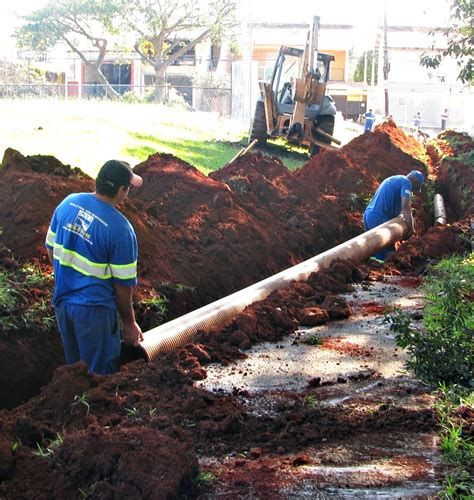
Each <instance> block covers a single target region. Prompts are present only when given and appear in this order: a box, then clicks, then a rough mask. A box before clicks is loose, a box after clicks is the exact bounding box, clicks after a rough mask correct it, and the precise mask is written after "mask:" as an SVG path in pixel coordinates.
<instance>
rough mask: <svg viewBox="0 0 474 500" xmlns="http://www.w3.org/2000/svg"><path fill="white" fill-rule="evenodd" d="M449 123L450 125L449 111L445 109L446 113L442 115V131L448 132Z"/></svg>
mask: <svg viewBox="0 0 474 500" xmlns="http://www.w3.org/2000/svg"><path fill="white" fill-rule="evenodd" d="M447 123H448V110H447V109H445V110H444V113H441V130H446V124H447Z"/></svg>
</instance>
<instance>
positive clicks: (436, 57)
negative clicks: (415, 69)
mask: <svg viewBox="0 0 474 500" xmlns="http://www.w3.org/2000/svg"><path fill="white" fill-rule="evenodd" d="M444 35H445V36H446V39H447V42H448V45H447V47H446V48H445V49H444V50H443V51H442V52H441V53H438V54H422V56H421V60H420V64H421V65H422V66H425V67H427V68H438V66H439V65H440V64H441V61H442V60H443V59H444V58H446V57H454V58H455V59H457V64H458V67H459V74H458V80H461V82H463V83H471V82H472V81H473V80H474V2H473V1H472V0H453V2H452V5H451V26H449V27H448V28H447V29H445V30H444Z"/></svg>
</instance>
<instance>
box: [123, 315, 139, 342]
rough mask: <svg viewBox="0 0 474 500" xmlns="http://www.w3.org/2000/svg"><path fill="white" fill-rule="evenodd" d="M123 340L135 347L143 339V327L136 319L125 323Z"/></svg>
mask: <svg viewBox="0 0 474 500" xmlns="http://www.w3.org/2000/svg"><path fill="white" fill-rule="evenodd" d="M122 340H123V343H124V344H126V345H131V346H134V347H137V346H138V343H139V342H141V341H142V340H143V333H142V329H141V328H140V327H139V326H138V323H137V322H136V321H133V322H132V323H128V324H126V323H124V324H123V331H122Z"/></svg>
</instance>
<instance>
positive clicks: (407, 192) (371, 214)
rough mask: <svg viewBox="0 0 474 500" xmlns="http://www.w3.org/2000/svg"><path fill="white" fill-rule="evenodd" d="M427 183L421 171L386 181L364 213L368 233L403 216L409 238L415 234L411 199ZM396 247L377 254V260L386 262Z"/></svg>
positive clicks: (414, 171) (393, 177)
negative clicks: (413, 193)
mask: <svg viewBox="0 0 474 500" xmlns="http://www.w3.org/2000/svg"><path fill="white" fill-rule="evenodd" d="M424 182H425V177H424V175H423V174H422V173H421V172H420V171H419V170H412V171H411V172H410V173H409V174H408V175H393V176H391V177H388V178H387V179H385V180H384V181H383V182H382V183H381V184H380V186H379V187H378V189H377V191H376V192H375V195H374V197H373V198H372V199H371V201H370V202H369V204H368V206H367V208H366V209H365V212H364V228H365V230H366V231H368V230H369V229H373V228H374V227H376V226H379V225H380V224H384V223H385V222H387V221H389V220H391V219H393V218H394V217H397V216H398V215H400V214H401V215H402V217H403V218H404V220H405V222H406V225H407V230H408V233H407V237H408V236H411V235H412V234H413V233H414V232H415V228H414V224H413V215H412V213H411V199H412V192H413V191H421V186H422V185H423V183H424ZM394 250H395V247H394V246H391V247H388V248H384V249H383V250H381V251H380V252H377V254H375V258H377V259H379V260H385V258H386V257H387V254H388V253H389V252H393V251H394Z"/></svg>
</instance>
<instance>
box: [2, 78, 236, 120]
mask: <svg viewBox="0 0 474 500" xmlns="http://www.w3.org/2000/svg"><path fill="white" fill-rule="evenodd" d="M0 98H58V99H99V100H100V99H117V100H121V101H125V102H133V103H139V102H143V103H146V102H160V103H163V104H167V105H172V106H178V107H182V108H183V109H189V110H195V111H209V112H216V113H218V114H219V115H221V116H226V117H230V115H231V101H232V92H231V88H222V87H219V88H216V87H200V86H193V85H191V86H172V85H162V86H155V85H104V84H99V83H89V84H88V83H86V84H79V83H77V82H69V83H68V84H55V83H1V82H0Z"/></svg>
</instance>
